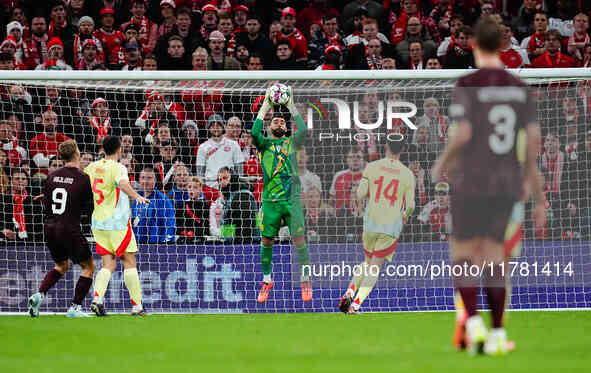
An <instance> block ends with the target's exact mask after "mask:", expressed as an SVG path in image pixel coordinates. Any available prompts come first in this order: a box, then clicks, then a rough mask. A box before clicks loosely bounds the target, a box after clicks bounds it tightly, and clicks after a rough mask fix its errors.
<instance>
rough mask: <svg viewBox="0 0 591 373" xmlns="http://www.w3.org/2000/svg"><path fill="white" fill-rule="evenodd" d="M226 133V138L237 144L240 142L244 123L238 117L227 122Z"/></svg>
mask: <svg viewBox="0 0 591 373" xmlns="http://www.w3.org/2000/svg"><path fill="white" fill-rule="evenodd" d="M225 130H226V133H225V134H224V137H225V138H227V139H230V140H233V141H236V142H237V143H239V142H240V134H241V133H242V121H241V120H240V118H238V117H237V116H233V117H231V118H229V119H228V120H227V121H226V128H225Z"/></svg>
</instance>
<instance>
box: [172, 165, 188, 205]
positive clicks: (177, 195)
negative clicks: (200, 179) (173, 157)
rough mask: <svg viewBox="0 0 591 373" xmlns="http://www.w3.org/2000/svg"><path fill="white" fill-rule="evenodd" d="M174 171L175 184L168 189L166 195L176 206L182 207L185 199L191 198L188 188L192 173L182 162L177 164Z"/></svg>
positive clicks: (173, 180) (173, 179)
mask: <svg viewBox="0 0 591 373" xmlns="http://www.w3.org/2000/svg"><path fill="white" fill-rule="evenodd" d="M172 172H173V175H172V182H173V185H172V186H171V187H170V188H169V189H168V192H166V195H167V196H168V198H170V200H171V201H172V203H173V204H174V207H175V208H182V207H183V205H184V204H185V201H186V200H187V199H189V193H188V191H187V190H188V188H189V182H190V179H191V174H190V173H189V169H188V168H187V167H186V166H185V165H184V164H182V163H178V164H175V165H174V167H173V168H172Z"/></svg>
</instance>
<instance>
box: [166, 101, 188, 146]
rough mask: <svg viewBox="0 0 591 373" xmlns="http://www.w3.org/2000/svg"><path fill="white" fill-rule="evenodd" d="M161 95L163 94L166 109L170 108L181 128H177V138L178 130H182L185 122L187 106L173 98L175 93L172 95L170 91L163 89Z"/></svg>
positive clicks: (176, 135)
mask: <svg viewBox="0 0 591 373" xmlns="http://www.w3.org/2000/svg"><path fill="white" fill-rule="evenodd" d="M160 96H162V100H163V101H164V107H165V108H166V110H168V112H169V113H170V114H172V115H174V117H175V118H176V119H177V121H178V125H179V128H176V129H175V138H178V130H180V127H181V126H182V125H183V123H185V118H186V111H185V108H184V107H183V105H181V104H179V103H178V102H175V101H174V100H173V98H174V95H172V94H171V93H170V92H169V91H162V92H161V93H160Z"/></svg>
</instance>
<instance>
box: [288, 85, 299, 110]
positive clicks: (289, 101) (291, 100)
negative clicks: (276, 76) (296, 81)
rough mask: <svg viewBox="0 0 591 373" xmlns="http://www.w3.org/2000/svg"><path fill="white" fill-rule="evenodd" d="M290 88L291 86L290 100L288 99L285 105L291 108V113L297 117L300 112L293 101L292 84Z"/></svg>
mask: <svg viewBox="0 0 591 373" xmlns="http://www.w3.org/2000/svg"><path fill="white" fill-rule="evenodd" d="M288 88H289V100H288V101H287V104H285V107H286V108H287V109H288V110H289V112H290V113H291V116H292V117H295V116H296V115H298V114H299V113H298V109H297V107H296V105H295V103H294V102H293V89H292V88H291V86H289V87H288Z"/></svg>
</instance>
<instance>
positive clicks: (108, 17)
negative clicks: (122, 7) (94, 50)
mask: <svg viewBox="0 0 591 373" xmlns="http://www.w3.org/2000/svg"><path fill="white" fill-rule="evenodd" d="M100 23H101V28H99V29H98V30H96V31H95V32H94V34H93V35H94V36H95V37H96V38H97V39H99V40H100V42H101V44H102V45H103V50H104V53H105V63H106V64H107V66H110V65H111V64H113V65H117V63H118V61H117V60H116V59H115V57H116V55H113V51H114V50H115V49H117V47H120V46H121V43H123V41H124V40H125V36H124V35H123V33H122V32H121V31H118V30H115V10H114V9H113V8H111V7H105V8H103V9H101V11H100Z"/></svg>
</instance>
